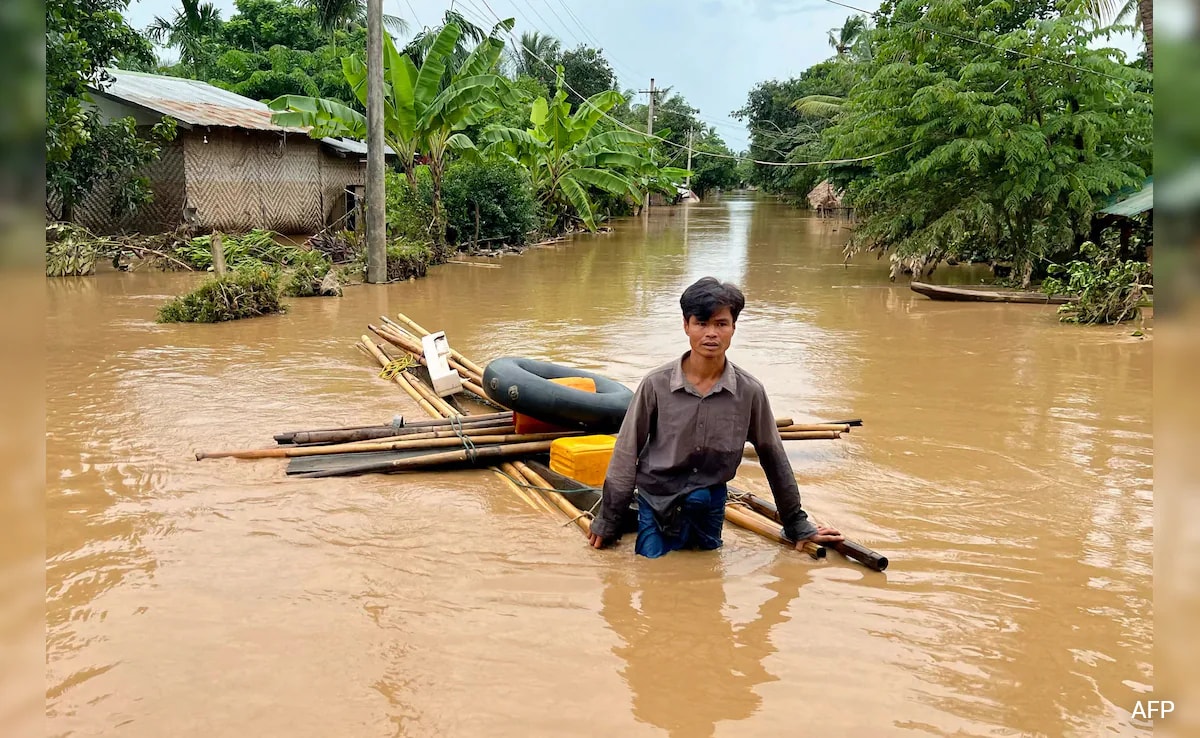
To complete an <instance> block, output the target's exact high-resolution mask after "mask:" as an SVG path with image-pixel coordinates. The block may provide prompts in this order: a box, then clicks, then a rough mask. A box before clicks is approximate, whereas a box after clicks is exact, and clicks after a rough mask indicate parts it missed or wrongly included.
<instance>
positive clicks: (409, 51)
mask: <svg viewBox="0 0 1200 738" xmlns="http://www.w3.org/2000/svg"><path fill="white" fill-rule="evenodd" d="M451 25H453V26H458V29H459V36H458V41H457V42H456V43H455V44H454V50H453V51H452V52H451V54H450V58H449V59H447V60H446V61H447V63H446V71H447V73H449V72H453V71H454V70H456V69H458V68H459V67H460V66H462V63H463V62H464V61H465V60H466V58H467V57H468V56H470V54H471V49H473V48H474V47H476V46H477V45H478V44H480V43H483V41H484V40H485V39H486V38H488V32H487V31H485V30H483V29H482V28H480V27H479V26H477V25H475V24H474V23H472V22H471V21H469V20H467V19H466V18H464V17H463V16H462V15H461V14H460V13H458V12H457V11H454V10H447V11H446V13H445V15H444V16H442V25H441V26H440V27H438V28H425V29H423V30H421V31H420V32H419V33H417V35H416V36H413V37H412V40H411V41H409V42H408V45H407V46H405V47H404V49H403V50H402V51H401V52H400V53H402V54H404V55H406V56H408V57H409V58H410V59H412V60H413V64H416V65H417V66H418V67H420V66H422V65H423V64H424V63H425V56H426V55H427V54H428V53H429V50H430V49H431V48H433V44H434V41H436V40H437V37H438V35H439V34H440V33H441V31H442V30H443V29H445V28H446V26H451ZM494 32H495V29H494V28H493V33H494ZM444 81H448V78H447V80H444Z"/></svg>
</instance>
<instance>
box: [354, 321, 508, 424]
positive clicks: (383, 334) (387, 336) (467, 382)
mask: <svg viewBox="0 0 1200 738" xmlns="http://www.w3.org/2000/svg"><path fill="white" fill-rule="evenodd" d="M367 328H369V329H370V330H371V331H372V332H374V333H375V335H377V336H379V337H380V338H382V339H383V340H385V341H387V342H388V343H391V344H392V345H393V346H395V347H396V348H398V349H400V350H401V351H404V352H405V353H407V354H409V355H410V356H412V357H413V359H414V360H415V361H416V362H417V363H419V364H420V365H421V366H428V365H429V362H427V361H426V360H425V356H424V354H422V353H417V352H416V349H414V348H413V347H411V346H410V345H408V343H407V342H404V341H401V340H400V339H399V338H398V337H397V336H396V335H395V334H393V333H391V332H390V331H387V330H384V329H382V328H377V327H376V326H373V325H368V326H367ZM456 371H457V370H456ZM459 381H460V382H462V384H463V386H464V387H465V388H467V389H468V390H470V391H471V392H474V393H475V394H477V395H479V396H480V397H482V398H484V399H487V395H485V394H483V388H482V387H480V386H479V385H478V384H477V383H475V382H473V381H471V379H470V378H469V377H463V376H462V373H461V372H459ZM481 381H482V380H481ZM429 394H432V395H433V396H435V397H438V399H439V400H440V401H441V402H445V400H444V399H442V398H441V397H440V396H439V395H437V394H436V393H434V392H433V391H432V390H430V393H429ZM435 404H436V403H435ZM451 407H452V406H451ZM452 412H453V413H454V414H458V411H457V410H452Z"/></svg>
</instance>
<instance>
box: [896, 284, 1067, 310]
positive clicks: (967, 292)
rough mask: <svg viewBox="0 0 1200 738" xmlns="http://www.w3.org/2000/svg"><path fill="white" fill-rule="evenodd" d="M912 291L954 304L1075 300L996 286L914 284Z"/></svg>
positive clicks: (1033, 302) (1056, 303) (1065, 296)
mask: <svg viewBox="0 0 1200 738" xmlns="http://www.w3.org/2000/svg"><path fill="white" fill-rule="evenodd" d="M909 286H910V287H912V291H913V292H916V293H917V294H920V295H925V296H926V297H928V298H929V299H930V300H948V301H952V302H1019V303H1028V304H1033V305H1063V304H1065V303H1068V302H1071V301H1072V300H1073V299H1074V298H1072V297H1069V296H1067V295H1047V294H1046V293H1044V292H1028V291H1023V290H1014V289H1010V288H1008V287H996V286H994V285H983V284H981V285H955V286H950V285H942V284H928V283H926V282H913V283H912V284H911V285H909Z"/></svg>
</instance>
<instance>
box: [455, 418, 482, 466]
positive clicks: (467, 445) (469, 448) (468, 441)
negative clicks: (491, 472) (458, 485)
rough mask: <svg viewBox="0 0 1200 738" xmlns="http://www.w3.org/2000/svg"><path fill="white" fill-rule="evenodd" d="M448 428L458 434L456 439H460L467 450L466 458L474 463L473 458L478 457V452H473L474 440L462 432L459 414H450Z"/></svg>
mask: <svg viewBox="0 0 1200 738" xmlns="http://www.w3.org/2000/svg"><path fill="white" fill-rule="evenodd" d="M450 428H451V430H453V431H454V435H456V436H458V440H460V441H462V445H463V448H464V449H465V450H466V452H467V459H468V460H470V462H471V463H472V464H474V463H475V459H476V458H478V454H477V453H476V452H475V442H474V441H472V440H471V437H470V436H468V435H467V434H466V433H463V424H462V416H461V415H451V416H450Z"/></svg>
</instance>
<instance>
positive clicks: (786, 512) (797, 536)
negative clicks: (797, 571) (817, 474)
mask: <svg viewBox="0 0 1200 738" xmlns="http://www.w3.org/2000/svg"><path fill="white" fill-rule="evenodd" d="M756 389H757V388H756ZM749 436H750V438H749V440H750V443H752V444H754V450H755V451H757V452H758V461H759V463H760V464H761V465H762V469H763V472H764V473H765V474H766V475H767V483H768V484H770V485H771V494H772V495H774V497H775V506H776V507H777V508H779V520H780V521H781V522H782V523H783V534H784V535H785V536H787V537H788V538H789V539H791V540H793V541H800V540H803V539H805V538H808V537H810V536H812V535H813V534H814V533H816V532H817V526H815V525H813V522H812V521H811V520H809V519H808V513H806V512H804V510H803V509H802V508H801V507H800V489H799V488H798V487H797V486H796V477H795V476H794V475H793V474H792V464H791V462H790V461H788V457H787V453H786V452H785V451H784V450H783V439H782V438H780V437H779V427H778V426H776V425H775V415H774V414H773V413H772V412H771V403H770V402H769V401H768V400H767V393H766V392H765V391H757V392H755V396H754V401H753V403H752V404H751V406H750V433H749Z"/></svg>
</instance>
